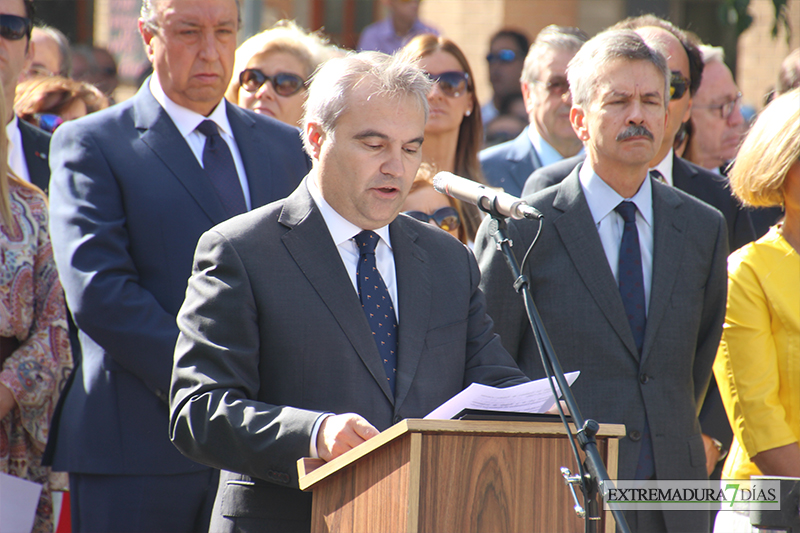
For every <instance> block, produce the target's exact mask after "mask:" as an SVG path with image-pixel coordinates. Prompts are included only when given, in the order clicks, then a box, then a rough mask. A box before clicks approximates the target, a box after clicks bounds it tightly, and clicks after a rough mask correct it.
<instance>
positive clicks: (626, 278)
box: [615, 201, 655, 479]
mask: <svg viewBox="0 0 800 533" xmlns="http://www.w3.org/2000/svg"><path fill="white" fill-rule="evenodd" d="M615 211H616V212H617V213H619V215H620V216H621V217H622V219H623V220H624V221H625V229H623V230H622V240H621V241H620V244H619V263H618V264H619V269H618V278H619V293H620V296H622V304H623V305H624V306H625V314H627V315H628V322H629V323H630V325H631V332H632V333H633V340H634V341H635V342H636V349H637V350H638V351H639V356H640V357H641V355H642V346H643V345H644V330H645V325H646V323H647V315H646V314H645V306H644V303H645V301H644V274H643V273H642V252H641V249H640V248H639V230H637V229H636V204H634V203H633V202H628V201H623V202H620V204H619V205H618V206H617V207H616V208H615ZM642 375H644V374H642ZM641 443H642V447H641V451H640V452H639V462H638V464H637V465H636V479H651V478H652V477H653V476H654V474H655V462H654V460H653V439H652V437H651V435H650V422H649V421H648V420H647V413H645V418H644V428H643V429H642V438H641Z"/></svg>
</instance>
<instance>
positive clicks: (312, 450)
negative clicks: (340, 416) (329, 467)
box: [308, 413, 333, 459]
mask: <svg viewBox="0 0 800 533" xmlns="http://www.w3.org/2000/svg"><path fill="white" fill-rule="evenodd" d="M329 416H333V413H323V414H321V415H319V417H317V420H316V421H315V422H314V427H313V428H312V429H311V442H310V443H309V445H308V451H309V453H308V456H309V457H311V458H313V459H318V458H319V454H318V453H317V433H319V427H320V426H321V425H322V422H323V420H325V419H326V418H328V417H329Z"/></svg>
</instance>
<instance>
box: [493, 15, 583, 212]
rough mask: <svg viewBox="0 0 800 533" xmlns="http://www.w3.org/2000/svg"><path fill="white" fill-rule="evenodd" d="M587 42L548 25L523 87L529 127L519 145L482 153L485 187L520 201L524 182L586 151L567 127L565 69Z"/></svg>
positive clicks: (525, 68) (529, 63)
mask: <svg viewBox="0 0 800 533" xmlns="http://www.w3.org/2000/svg"><path fill="white" fill-rule="evenodd" d="M586 39H588V37H587V36H586V34H585V33H583V32H582V31H581V30H579V29H577V28H568V27H564V26H556V25H554V24H553V25H550V26H548V27H546V28H545V29H543V30H542V31H541V32H539V35H537V36H536V41H535V42H534V43H533V45H532V46H531V48H530V50H529V51H528V55H527V57H526V58H525V65H524V66H523V69H522V79H521V80H520V86H521V89H522V97H523V99H524V100H525V109H526V110H527V111H528V116H529V118H530V126H528V127H527V128H525V129H524V130H523V132H522V133H520V134H519V136H517V138H516V139H512V140H510V141H508V142H505V143H503V144H500V145H498V146H492V147H491V148H487V149H486V150H484V151H482V152H481V153H480V160H481V167H482V168H483V174H484V176H486V182H487V183H488V184H489V185H492V186H494V187H502V188H503V190H505V192H507V193H508V194H513V195H514V196H519V195H520V193H521V192H522V187H523V185H525V180H526V179H528V176H530V175H531V172H533V171H534V170H536V169H537V168H539V167H542V166H545V165H549V164H551V163H554V162H556V161H560V160H561V158H563V157H570V156H573V155H575V154H577V153H578V152H580V151H581V150H582V149H583V146H582V145H581V141H580V140H578V138H577V137H576V136H575V132H573V131H572V126H570V124H569V108H570V99H569V94H568V92H569V85H567V74H566V72H567V63H569V60H570V59H572V56H574V55H575V52H577V51H578V49H580V47H581V45H583V43H584V42H586Z"/></svg>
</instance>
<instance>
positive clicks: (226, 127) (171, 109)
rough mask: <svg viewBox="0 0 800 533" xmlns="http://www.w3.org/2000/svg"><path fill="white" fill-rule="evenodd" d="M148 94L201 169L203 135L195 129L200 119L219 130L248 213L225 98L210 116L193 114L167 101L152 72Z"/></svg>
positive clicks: (244, 180)
mask: <svg viewBox="0 0 800 533" xmlns="http://www.w3.org/2000/svg"><path fill="white" fill-rule="evenodd" d="M150 92H151V93H153V98H155V99H156V102H158V103H159V104H160V105H161V107H163V108H164V111H166V112H167V115H169V118H170V119H172V122H173V123H174V124H175V127H176V128H178V131H179V132H180V134H181V135H182V136H183V138H184V139H186V143H187V144H188V145H189V148H191V150H192V153H193V154H194V156H195V157H196V158H197V162H198V163H200V166H201V167H202V166H203V148H204V147H205V145H206V136H205V135H203V134H202V133H200V132H199V131H197V126H199V125H200V123H201V122H203V121H204V120H206V119H208V120H213V121H214V123H215V124H216V125H217V127H218V128H219V134H220V136H221V137H222V138H223V139H225V142H226V143H228V148H230V150H231V155H232V156H233V164H234V165H235V166H236V173H237V174H238V175H239V184H240V185H241V187H242V193H244V203H245V205H246V206H247V210H248V211H249V210H250V208H251V204H250V188H249V187H248V185H247V174H245V172H244V163H243V162H242V154H240V153H239V147H238V146H237V145H236V139H234V137H233V130H231V124H230V122H228V113H227V110H226V109H225V99H224V98H223V99H222V100H220V102H219V104H217V107H215V108H214V111H212V112H211V114H210V115H208V116H207V117H204V116H203V115H201V114H200V113H195V112H194V111H192V110H191V109H187V108H185V107H183V106H180V105H178V104H176V103H175V102H173V101H172V100H170V99H169V96H167V94H166V93H165V92H164V89H162V88H161V83H160V82H159V81H158V76H157V75H156V74H155V73H153V75H152V77H151V78H150Z"/></svg>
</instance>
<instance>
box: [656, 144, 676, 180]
mask: <svg viewBox="0 0 800 533" xmlns="http://www.w3.org/2000/svg"><path fill="white" fill-rule="evenodd" d="M674 153H675V151H674V150H673V149H672V148H670V150H669V153H667V155H666V156H664V159H662V160H661V162H660V163H659V164H657V165H656V166H654V167H653V168H651V169H650V170H658V171H659V172H660V173H661V175H662V176H664V181H666V182H667V183H668V184H670V185H672V163H673V155H674Z"/></svg>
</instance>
